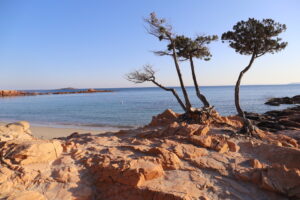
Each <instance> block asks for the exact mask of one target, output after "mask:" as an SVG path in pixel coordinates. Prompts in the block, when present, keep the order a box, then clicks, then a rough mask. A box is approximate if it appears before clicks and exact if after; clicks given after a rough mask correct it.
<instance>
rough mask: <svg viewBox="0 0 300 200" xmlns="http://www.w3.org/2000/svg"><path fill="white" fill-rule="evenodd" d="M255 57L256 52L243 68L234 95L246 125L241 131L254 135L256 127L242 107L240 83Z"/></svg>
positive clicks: (239, 112) (238, 110)
mask: <svg viewBox="0 0 300 200" xmlns="http://www.w3.org/2000/svg"><path fill="white" fill-rule="evenodd" d="M254 59H255V53H253V54H252V57H251V60H250V62H249V64H248V66H247V67H245V69H243V70H242V71H241V72H240V75H239V78H238V80H237V82H236V85H235V91H234V97H235V98H234V102H235V107H236V110H237V112H238V115H239V116H240V117H242V118H243V119H244V126H243V128H242V129H241V132H243V133H247V134H250V135H252V133H253V132H254V130H255V128H254V127H253V125H252V123H251V121H250V120H249V119H247V118H246V116H245V113H244V111H243V110H242V108H241V106H240V84H241V80H242V78H243V75H244V74H245V73H246V72H247V71H248V70H249V69H250V67H251V65H252V64H253V61H254Z"/></svg>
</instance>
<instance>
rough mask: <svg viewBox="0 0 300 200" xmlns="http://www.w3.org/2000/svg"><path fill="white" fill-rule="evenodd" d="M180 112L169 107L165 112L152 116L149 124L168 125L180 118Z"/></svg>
mask: <svg viewBox="0 0 300 200" xmlns="http://www.w3.org/2000/svg"><path fill="white" fill-rule="evenodd" d="M178 116H179V114H177V113H175V112H174V111H172V110H170V109H167V110H165V111H164V112H163V113H161V114H159V115H157V116H155V117H153V118H152V121H151V122H150V124H149V126H165V125H168V124H170V123H172V122H174V121H176V119H177V118H178Z"/></svg>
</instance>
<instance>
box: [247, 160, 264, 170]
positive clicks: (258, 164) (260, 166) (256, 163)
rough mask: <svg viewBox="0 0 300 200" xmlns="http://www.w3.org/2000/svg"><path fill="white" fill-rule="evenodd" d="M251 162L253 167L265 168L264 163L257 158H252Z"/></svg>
mask: <svg viewBox="0 0 300 200" xmlns="http://www.w3.org/2000/svg"><path fill="white" fill-rule="evenodd" d="M250 163H251V166H252V167H253V168H259V169H260V168H263V165H262V164H261V163H260V162H259V160H257V159H251V160H250Z"/></svg>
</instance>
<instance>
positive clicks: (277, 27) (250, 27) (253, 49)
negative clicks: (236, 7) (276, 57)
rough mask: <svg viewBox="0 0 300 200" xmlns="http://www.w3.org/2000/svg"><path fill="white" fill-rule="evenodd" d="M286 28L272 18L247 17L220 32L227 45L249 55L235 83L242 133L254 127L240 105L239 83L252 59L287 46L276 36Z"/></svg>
mask: <svg viewBox="0 0 300 200" xmlns="http://www.w3.org/2000/svg"><path fill="white" fill-rule="evenodd" d="M285 30H286V25H285V24H280V23H277V22H275V21H274V20H272V19H263V20H262V21H259V20H256V19H253V18H249V19H248V20H247V21H240V22H238V23H237V24H236V25H234V26H233V30H232V31H228V32H226V33H223V34H222V40H223V41H228V42H229V46H230V47H232V48H233V49H235V51H236V52H237V53H239V54H242V55H251V59H250V62H249V64H248V65H247V66H246V67H245V68H244V69H243V70H242V71H241V72H240V75H239V77H238V80H237V82H236V85H235V107H236V110H237V112H238V115H239V116H241V117H242V118H243V119H244V121H245V123H244V127H243V129H242V130H241V131H242V132H244V133H248V134H252V133H253V132H254V131H255V128H254V127H253V125H252V124H251V121H250V120H248V119H247V118H246V116H245V113H244V111H243V110H242V108H241V106H240V95H239V90H240V84H241V80H242V77H243V75H244V74H245V73H246V72H247V71H248V70H249V69H250V68H251V66H252V64H253V62H254V60H255V59H256V58H258V57H261V56H263V55H265V54H266V53H272V54H273V53H275V52H278V51H280V50H282V49H284V48H285V47H286V46H287V42H282V41H281V40H282V39H281V38H279V37H277V36H278V35H279V34H280V33H282V32H284V31H285Z"/></svg>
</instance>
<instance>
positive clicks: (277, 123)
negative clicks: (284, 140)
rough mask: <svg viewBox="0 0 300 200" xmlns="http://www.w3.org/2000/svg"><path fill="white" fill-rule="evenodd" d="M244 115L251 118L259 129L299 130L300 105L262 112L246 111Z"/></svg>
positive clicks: (274, 130) (272, 130)
mask: <svg viewBox="0 0 300 200" xmlns="http://www.w3.org/2000/svg"><path fill="white" fill-rule="evenodd" d="M246 117H247V118H248V119H251V120H253V121H254V123H255V125H256V126H258V127H259V128H260V129H262V130H266V131H271V132H278V131H285V130H291V131H292V130H294V131H299V130H300V106H296V107H293V108H287V109H284V110H281V111H278V110H274V111H268V112H266V113H264V114H257V113H246Z"/></svg>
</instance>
